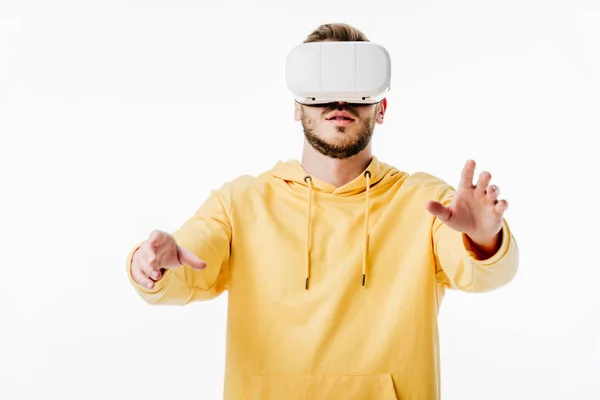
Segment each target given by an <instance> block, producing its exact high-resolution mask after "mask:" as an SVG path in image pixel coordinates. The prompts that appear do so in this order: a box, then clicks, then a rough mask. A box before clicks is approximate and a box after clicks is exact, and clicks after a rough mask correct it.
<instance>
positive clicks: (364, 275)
mask: <svg viewBox="0 0 600 400" xmlns="http://www.w3.org/2000/svg"><path fill="white" fill-rule="evenodd" d="M366 278H367V275H366V274H363V279H362V285H363V286H365V279H366Z"/></svg>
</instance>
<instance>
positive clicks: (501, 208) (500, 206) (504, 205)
mask: <svg viewBox="0 0 600 400" xmlns="http://www.w3.org/2000/svg"><path fill="white" fill-rule="evenodd" d="M507 209H508V201H506V200H500V201H499V202H498V203H497V204H496V205H495V206H494V210H496V212H497V213H498V214H503V213H504V212H505V211H506V210H507Z"/></svg>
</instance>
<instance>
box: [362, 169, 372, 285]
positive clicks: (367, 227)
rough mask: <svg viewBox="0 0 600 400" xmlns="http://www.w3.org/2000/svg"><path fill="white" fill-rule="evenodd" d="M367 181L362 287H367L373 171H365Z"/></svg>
mask: <svg viewBox="0 0 600 400" xmlns="http://www.w3.org/2000/svg"><path fill="white" fill-rule="evenodd" d="M365 179H366V181H367V185H366V186H367V188H366V200H365V248H364V251H363V263H362V285H363V286H365V281H366V279H367V250H368V248H369V208H370V207H369V190H370V189H371V171H368V170H367V171H365Z"/></svg>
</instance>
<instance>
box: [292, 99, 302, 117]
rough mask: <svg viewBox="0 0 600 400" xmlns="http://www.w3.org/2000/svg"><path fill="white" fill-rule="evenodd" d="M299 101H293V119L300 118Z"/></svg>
mask: <svg viewBox="0 0 600 400" xmlns="http://www.w3.org/2000/svg"><path fill="white" fill-rule="evenodd" d="M301 107H302V106H301V105H300V103H298V102H297V101H294V120H296V121H300V120H302V109H301Z"/></svg>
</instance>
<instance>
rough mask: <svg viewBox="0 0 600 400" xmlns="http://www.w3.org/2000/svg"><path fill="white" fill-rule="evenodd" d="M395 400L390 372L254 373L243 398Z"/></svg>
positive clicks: (274, 399) (277, 399) (268, 399)
mask: <svg viewBox="0 0 600 400" xmlns="http://www.w3.org/2000/svg"><path fill="white" fill-rule="evenodd" d="M283 399H285V400H300V399H311V400H331V399H344V400H359V399H361V400H362V399H377V400H398V397H397V396H396V391H395V390H394V383H393V380H392V375H391V374H315V375H277V374H269V375H254V376H253V377H252V379H251V380H250V383H249V384H248V388H247V390H246V395H245V396H244V400H283Z"/></svg>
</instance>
